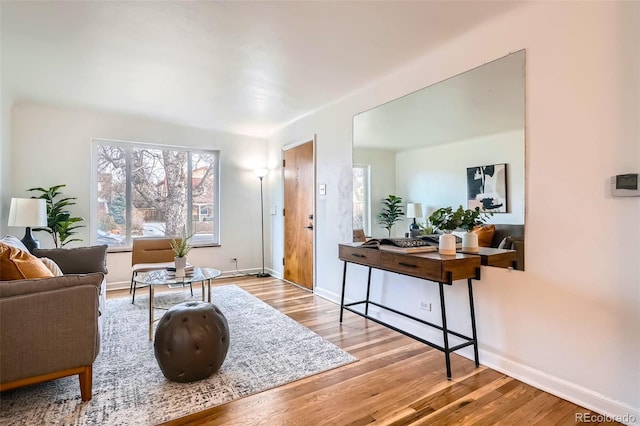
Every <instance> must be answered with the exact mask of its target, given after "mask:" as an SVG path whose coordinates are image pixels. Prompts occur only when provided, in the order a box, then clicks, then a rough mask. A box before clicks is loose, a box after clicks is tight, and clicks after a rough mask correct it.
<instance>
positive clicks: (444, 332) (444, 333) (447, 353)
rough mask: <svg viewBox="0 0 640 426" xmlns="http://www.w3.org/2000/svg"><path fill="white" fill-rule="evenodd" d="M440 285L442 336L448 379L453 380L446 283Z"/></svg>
mask: <svg viewBox="0 0 640 426" xmlns="http://www.w3.org/2000/svg"><path fill="white" fill-rule="evenodd" d="M438 284H439V286H440V310H441V311H442V337H443V339H444V348H443V349H444V361H445V364H446V365H447V379H449V380H451V352H450V351H449V330H448V329H447V313H446V308H445V306H444V285H443V284H442V283H438Z"/></svg>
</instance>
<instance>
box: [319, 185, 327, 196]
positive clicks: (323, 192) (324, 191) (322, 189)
mask: <svg viewBox="0 0 640 426" xmlns="http://www.w3.org/2000/svg"><path fill="white" fill-rule="evenodd" d="M320 195H327V184H326V183H321V184H320Z"/></svg>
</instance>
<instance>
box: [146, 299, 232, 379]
mask: <svg viewBox="0 0 640 426" xmlns="http://www.w3.org/2000/svg"><path fill="white" fill-rule="evenodd" d="M153 347H154V352H155V355H156V360H157V361H158V365H159V366H160V370H162V374H164V376H165V377H166V378H167V379H169V380H171V381H173V382H181V383H184V382H194V381H196V380H201V379H205V378H207V377H209V376H210V375H212V374H213V373H215V372H216V371H218V369H219V368H220V366H221V365H222V363H223V362H224V358H225V357H226V356H227V350H228V349H229V325H228V324H227V319H226V318H225V317H224V315H223V314H222V312H220V309H218V307H217V306H216V305H214V304H211V303H207V302H183V303H180V304H178V305H175V306H173V307H172V308H171V309H169V310H168V311H167V313H165V314H164V316H163V317H162V318H161V319H160V322H159V323H158V327H157V328H156V337H155V342H154V344H153Z"/></svg>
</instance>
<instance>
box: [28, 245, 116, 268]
mask: <svg viewBox="0 0 640 426" xmlns="http://www.w3.org/2000/svg"><path fill="white" fill-rule="evenodd" d="M107 248H109V246H108V245H106V244H103V245H101V246H90V247H74V248H57V249H39V248H37V249H34V250H33V254H34V255H35V256H37V257H48V258H49V259H51V260H53V261H54V262H56V263H57V264H58V266H59V267H60V269H62V272H63V273H65V274H88V273H91V272H102V273H105V274H106V273H107Z"/></svg>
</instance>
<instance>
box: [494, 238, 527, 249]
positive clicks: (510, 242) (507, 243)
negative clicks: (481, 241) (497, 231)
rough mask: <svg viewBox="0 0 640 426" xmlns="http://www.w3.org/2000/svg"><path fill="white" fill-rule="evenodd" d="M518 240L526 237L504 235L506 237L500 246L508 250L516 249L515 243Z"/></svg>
mask: <svg viewBox="0 0 640 426" xmlns="http://www.w3.org/2000/svg"><path fill="white" fill-rule="evenodd" d="M516 241H524V237H518V236H516V237H513V236H509V237H504V239H503V240H502V241H500V245H499V246H498V248H499V249H507V250H514V249H515V248H514V243H515V242H516Z"/></svg>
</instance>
